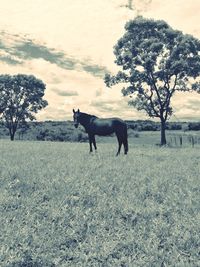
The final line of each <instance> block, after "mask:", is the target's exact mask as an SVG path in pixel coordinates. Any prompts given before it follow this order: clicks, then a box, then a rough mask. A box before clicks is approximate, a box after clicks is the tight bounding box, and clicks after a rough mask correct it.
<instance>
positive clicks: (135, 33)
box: [105, 16, 200, 144]
mask: <svg viewBox="0 0 200 267" xmlns="http://www.w3.org/2000/svg"><path fill="white" fill-rule="evenodd" d="M125 30H126V31H125V34H124V36H123V37H122V38H121V39H119V41H118V42H117V44H116V45H115V47H114V54H115V56H116V61H115V63H116V64H117V65H119V66H121V67H122V71H119V72H118V73H117V74H116V75H115V76H111V75H110V74H107V75H106V76H105V83H106V85H107V86H112V85H115V84H117V83H120V82H122V83H128V86H126V87H124V88H123V89H122V93H123V95H124V96H130V97H131V100H130V101H129V104H130V105H133V106H135V107H136V108H137V109H138V110H145V111H146V113H147V114H148V115H149V116H150V117H157V118H159V119H160V121H161V129H162V131H161V144H165V143H166V138H165V122H166V120H167V119H169V118H170V116H171V115H172V113H173V108H172V105H171V98H172V96H173V95H174V93H175V92H190V91H196V92H200V82H199V74H200V41H199V40H198V39H195V38H194V37H193V36H191V35H188V34H183V33H182V32H180V31H177V30H173V29H172V28H171V27H170V26H169V25H168V24H167V23H166V22H164V21H162V20H158V21H155V20H152V19H144V18H143V17H141V16H139V17H137V18H136V19H134V20H131V21H129V22H128V23H126V26H125Z"/></svg>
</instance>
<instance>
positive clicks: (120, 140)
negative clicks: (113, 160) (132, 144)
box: [116, 135, 122, 156]
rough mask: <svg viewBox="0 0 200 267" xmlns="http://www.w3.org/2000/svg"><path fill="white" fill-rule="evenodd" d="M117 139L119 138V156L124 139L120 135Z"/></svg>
mask: <svg viewBox="0 0 200 267" xmlns="http://www.w3.org/2000/svg"><path fill="white" fill-rule="evenodd" d="M117 140H118V144H119V147H118V151H117V154H116V156H118V155H119V154H120V150H121V146H122V139H121V137H120V136H118V135H117Z"/></svg>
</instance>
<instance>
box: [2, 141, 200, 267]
mask: <svg viewBox="0 0 200 267" xmlns="http://www.w3.org/2000/svg"><path fill="white" fill-rule="evenodd" d="M116 149H117V146H116V143H114V142H112V143H107V142H106V143H100V144H98V153H94V154H89V153H88V144H86V143H73V144H70V143H56V142H55V143H53V142H29V141H27V142H21V141H17V142H9V141H7V140H0V151H1V160H0V225H1V231H0V266H3V267H22V266H23V267H25V266H29V267H38V266H41V267H45V266H48V267H50V266H56V267H57V266H58V267H65V266H81V267H82V266H86V267H89V266H104V267H109V266H115V267H117V266H124V267H125V266H133V267H135V266H136V267H137V266H153V267H154V266H155V267H156V266H161V267H165V266H176V267H179V266H185V267H186V266H195V267H196V266H200V239H199V233H200V205H199V204H200V187H199V178H200V177H199V174H200V164H199V162H200V151H199V146H196V147H194V148H191V147H183V148H169V147H168V148H160V147H157V146H152V145H141V144H134V143H133V142H131V144H130V148H129V150H130V151H129V154H128V155H127V156H124V155H123V154H122V155H120V156H119V157H115V153H116Z"/></svg>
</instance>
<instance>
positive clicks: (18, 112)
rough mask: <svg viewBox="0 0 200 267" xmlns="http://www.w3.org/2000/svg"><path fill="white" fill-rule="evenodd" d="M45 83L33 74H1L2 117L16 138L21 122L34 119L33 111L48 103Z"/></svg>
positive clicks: (12, 137)
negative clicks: (44, 97) (45, 94)
mask: <svg viewBox="0 0 200 267" xmlns="http://www.w3.org/2000/svg"><path fill="white" fill-rule="evenodd" d="M44 90H45V84H44V83H43V82H42V81H41V80H39V79H36V78H35V77H34V76H33V75H24V74H18V75H14V76H11V75H0V118H1V120H2V121H3V123H4V125H5V126H6V127H7V128H8V130H9V134H10V139H11V140H14V136H15V133H16V131H17V128H18V126H19V124H24V123H25V122H26V120H31V121H32V120H34V119H35V117H34V115H33V113H37V112H38V110H41V109H42V108H44V107H46V106H47V105H48V103H47V101H46V100H43V99H42V98H43V96H44Z"/></svg>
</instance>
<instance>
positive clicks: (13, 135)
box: [10, 133, 15, 141]
mask: <svg viewBox="0 0 200 267" xmlns="http://www.w3.org/2000/svg"><path fill="white" fill-rule="evenodd" d="M14 139H15V134H14V133H11V135H10V140H11V141H14Z"/></svg>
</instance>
